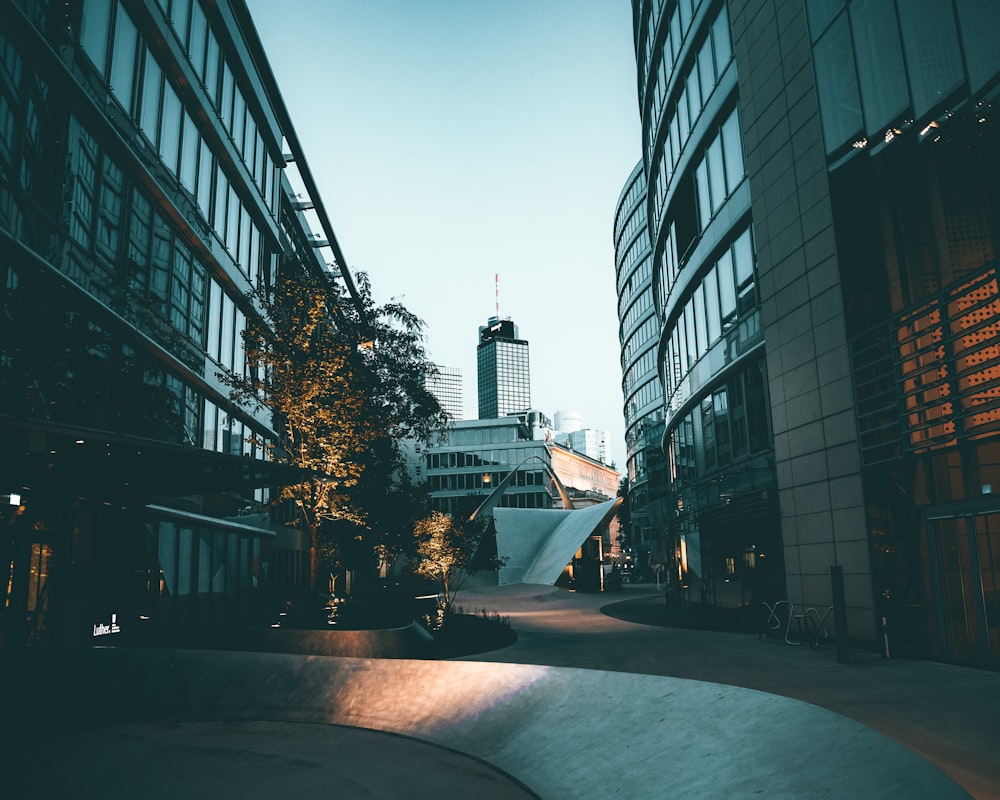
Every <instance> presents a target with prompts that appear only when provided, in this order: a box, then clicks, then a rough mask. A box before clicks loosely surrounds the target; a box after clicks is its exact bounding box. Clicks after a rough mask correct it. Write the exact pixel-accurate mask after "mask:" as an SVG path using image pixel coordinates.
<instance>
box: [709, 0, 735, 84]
mask: <svg viewBox="0 0 1000 800" xmlns="http://www.w3.org/2000/svg"><path fill="white" fill-rule="evenodd" d="M712 44H713V45H714V47H715V70H716V75H718V76H721V75H722V73H723V71H725V69H726V67H727V66H728V65H729V59H731V58H732V56H733V45H732V42H731V41H730V39H729V15H728V13H727V11H726V6H725V4H723V6H722V10H721V11H720V12H719V16H718V17H716V19H715V22H714V23H712Z"/></svg>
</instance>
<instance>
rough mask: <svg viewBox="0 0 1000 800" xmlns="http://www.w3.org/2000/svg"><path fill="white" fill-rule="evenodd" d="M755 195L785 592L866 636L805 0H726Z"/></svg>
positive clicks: (836, 278) (863, 552)
mask: <svg viewBox="0 0 1000 800" xmlns="http://www.w3.org/2000/svg"><path fill="white" fill-rule="evenodd" d="M729 8H730V20H731V24H732V32H733V45H734V52H735V56H736V60H737V72H738V75H739V93H740V120H741V125H742V130H743V144H744V150H745V156H746V164H747V173H748V176H749V181H750V195H751V198H752V205H753V223H754V234H755V242H756V248H757V269H758V273H759V278H760V281H759V286H760V293H761V318H762V323H763V325H764V338H765V341H766V343H767V372H768V381H769V386H768V389H769V394H770V404H771V422H772V429H773V433H774V449H775V462H776V470H777V479H778V489H779V502H780V509H781V529H782V537H783V542H784V556H785V571H786V585H787V590H788V598H789V599H790V600H791V601H792V602H794V603H795V604H796V610H797V611H798V607H799V606H800V605H801V606H804V607H808V606H816V607H817V608H819V607H821V606H824V607H825V606H829V605H831V603H832V589H831V582H830V567H831V566H833V565H838V566H841V567H842V568H843V570H844V579H845V587H846V598H847V606H848V629H849V633H850V635H851V637H852V638H854V639H861V640H870V639H873V638H874V637H875V629H874V624H875V615H874V611H873V597H872V582H871V567H870V557H869V548H868V535H867V525H866V521H865V511H864V508H865V507H864V497H863V490H862V480H861V463H860V455H859V448H858V442H857V426H856V423H855V411H854V393H853V385H852V380H851V372H850V360H849V354H848V347H847V336H846V329H845V325H844V310H843V299H842V295H841V287H840V271H839V266H838V261H837V251H836V244H835V237H834V229H833V219H832V215H831V205H830V192H829V183H828V179H827V165H826V156H825V150H824V146H823V135H822V129H821V126H820V118H819V107H818V103H817V97H816V89H815V80H814V74H813V67H812V60H811V50H810V44H809V31H808V26H807V22H806V14H805V8H804V4H803V2H802V0H729Z"/></svg>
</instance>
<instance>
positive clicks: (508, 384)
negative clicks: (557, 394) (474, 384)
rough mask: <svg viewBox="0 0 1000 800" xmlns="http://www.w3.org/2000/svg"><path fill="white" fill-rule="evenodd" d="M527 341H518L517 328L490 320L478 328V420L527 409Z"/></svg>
mask: <svg viewBox="0 0 1000 800" xmlns="http://www.w3.org/2000/svg"><path fill="white" fill-rule="evenodd" d="M529 367H530V365H529V363H528V342H527V341H526V340H525V339H519V338H518V331H517V325H515V324H514V323H513V322H511V321H510V320H509V319H498V318H497V317H491V318H490V320H489V321H488V322H487V323H486V324H485V325H482V326H480V328H479V345H478V346H477V347H476V371H477V376H478V386H479V418H480V419H497V418H498V417H505V416H507V415H508V414H513V413H515V412H518V411H525V410H527V409H529V408H531V373H530V370H529Z"/></svg>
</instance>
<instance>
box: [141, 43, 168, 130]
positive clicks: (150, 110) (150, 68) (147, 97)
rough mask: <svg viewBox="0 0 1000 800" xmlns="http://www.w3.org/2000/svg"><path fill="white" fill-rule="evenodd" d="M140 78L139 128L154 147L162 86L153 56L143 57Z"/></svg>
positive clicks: (158, 68)
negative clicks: (142, 68)
mask: <svg viewBox="0 0 1000 800" xmlns="http://www.w3.org/2000/svg"><path fill="white" fill-rule="evenodd" d="M144 61H145V66H144V72H143V76H142V97H141V98H140V99H139V127H140V128H142V132H143V133H145V134H146V138H148V139H149V141H150V142H151V143H152V144H153V146H154V147H155V146H156V145H157V144H159V139H158V138H157V132H158V131H159V130H160V91H161V89H162V86H163V71H162V70H161V69H160V65H159V64H157V63H156V59H155V58H153V54H152V53H149V52H147V53H146V55H145V59H144Z"/></svg>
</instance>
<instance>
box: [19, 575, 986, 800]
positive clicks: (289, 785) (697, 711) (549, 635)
mask: <svg viewBox="0 0 1000 800" xmlns="http://www.w3.org/2000/svg"><path fill="white" fill-rule="evenodd" d="M459 602H460V603H463V604H464V605H465V608H466V610H467V611H474V610H476V609H485V610H488V611H490V612H494V611H495V612H497V613H500V614H501V615H504V616H508V617H509V618H510V620H511V624H512V626H513V627H514V628H515V629H516V630H517V632H518V636H519V638H518V641H517V642H516V643H515V644H514V645H512V646H510V647H508V648H504V649H502V650H497V651H492V652H489V653H482V654H479V655H476V656H470V657H467V658H463V659H458V660H454V661H443V662H442V661H417V660H405V659H391V660H390V659H382V660H378V659H350V658H333V657H317V656H297V655H288V654H276V653H238V652H223V651H210V650H198V651H196V650H140V649H135V650H127V649H114V648H108V649H90V650H83V651H72V652H63V653H59V652H55V651H49V652H42V651H35V652H33V653H30V654H28V655H29V660H28V661H20V662H17V661H16V660H13V659H10V658H5V659H4V662H3V664H2V667H3V672H4V673H6V674H4V676H3V677H4V680H5V681H11V680H16V681H19V682H21V683H22V684H23V685H24V686H25V690H26V691H25V694H24V696H23V697H22V704H21V705H20V706H18V708H17V713H16V714H13V715H11V716H8V717H7V721H6V723H4V724H3V725H2V726H0V733H2V735H3V738H4V742H3V743H2V744H3V746H2V747H0V752H2V753H3V754H4V755H3V758H4V759H5V760H7V762H8V763H5V764H3V765H2V767H3V773H2V774H4V775H5V776H10V775H15V776H17V777H16V778H15V779H14V781H15V782H14V784H13V787H12V788H14V789H16V790H17V791H16V793H15V795H12V796H26V794H25V793H27V792H29V791H30V792H31V793H32V796H35V797H62V796H65V795H66V794H68V793H69V792H70V791H72V792H73V793H74V794H76V795H79V796H94V793H95V792H96V793H98V794H99V795H100V796H102V797H107V798H118V797H135V796H143V797H152V798H167V797H185V798H196V797H213V798H218V797H225V796H230V795H236V794H239V795H240V796H241V797H244V798H252V797H280V796H287V795H288V794H291V793H293V792H294V793H296V794H297V793H299V792H300V791H302V790H305V791H309V790H316V791H317V792H327V791H329V792H330V793H333V794H334V795H335V796H338V797H350V798H354V797H357V798H385V799H386V800H388V798H410V797H412V798H422V797H429V796H440V795H444V794H448V795H450V796H455V797H477V798H482V800H490V798H522V797H543V798H559V800H562V798H591V797H593V798H605V797H608V796H620V797H640V796H642V797H670V796H685V797H702V798H712V797H727V798H729V797H754V796H759V797H769V798H773V797H787V798H802V797H831V798H833V797H850V798H852V800H855V799H856V798H864V797H894V796H899V797H904V796H905V797H907V798H921V797H926V798H935V800H937V799H938V798H947V797H955V798H959V797H968V796H970V795H971V796H973V797H976V798H997V797H1000V791H998V787H1000V764H998V759H996V757H995V755H996V753H997V752H1000V726H998V723H997V720H1000V675H997V674H996V673H991V672H984V671H978V670H971V669H965V668H960V667H953V666H947V665H943V664H936V663H932V662H923V661H912V660H899V661H897V660H891V661H885V660H883V659H881V658H880V657H879V656H878V655H877V654H875V653H869V652H866V651H861V650H855V651H853V652H852V654H851V655H852V660H851V663H850V664H848V665H843V664H838V663H836V660H835V658H834V652H833V648H832V647H829V646H824V647H820V648H819V649H818V650H812V649H810V648H808V647H792V646H789V645H786V644H785V643H784V641H783V640H781V639H776V640H775V639H763V640H760V639H758V637H757V636H756V635H755V634H745V633H718V632H707V631H700V630H685V629H679V628H670V627H663V626H658V625H651V624H641V623H639V622H636V621H630V620H629V619H622V618H619V617H623V616H624V617H632V618H633V620H634V619H643V620H645V622H646V623H648V622H649V621H650V620H655V619H656V609H657V606H658V604H659V603H660V602H662V598H661V597H659V596H657V595H656V594H655V587H641V586H640V587H630V588H629V589H628V590H626V591H625V592H622V593H620V594H617V595H586V594H576V593H570V592H566V591H563V590H557V589H553V588H552V587H543V586H515V587H504V588H501V589H491V590H478V591H470V592H464V593H463V594H462V595H460V598H459ZM602 607H603V611H602ZM613 614H614V615H617V616H612V615H613ZM7 655H9V654H7ZM43 692H44V696H43V694H42V693H43ZM30 698H35V701H34V702H32V701H31V700H30ZM32 707H37V708H39V709H42V710H43V711H44V712H45V713H43V714H41V715H40V716H39V715H35V714H32V713H29V711H28V710H29V709H30V708H32ZM30 720H34V721H33V722H31V721H30ZM53 765H59V768H58V769H53V768H52V767H53ZM7 785H8V786H11V784H10V783H8V784H7Z"/></svg>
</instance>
